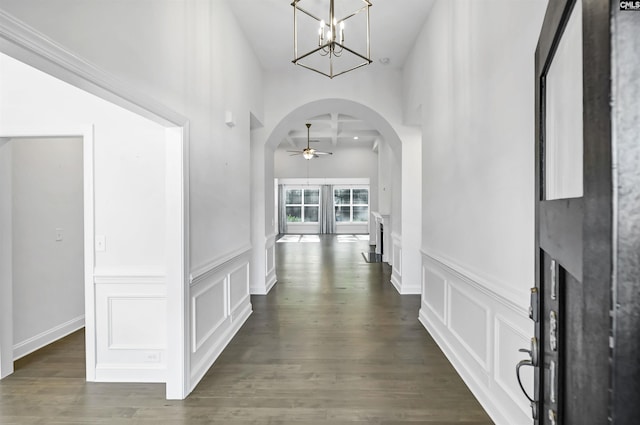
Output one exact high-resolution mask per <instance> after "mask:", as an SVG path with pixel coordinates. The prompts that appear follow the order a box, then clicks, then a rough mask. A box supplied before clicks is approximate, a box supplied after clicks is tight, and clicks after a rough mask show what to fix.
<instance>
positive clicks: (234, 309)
mask: <svg viewBox="0 0 640 425" xmlns="http://www.w3.org/2000/svg"><path fill="white" fill-rule="evenodd" d="M250 302H251V295H249V294H248V293H247V295H245V296H244V297H242V298H241V299H240V301H238V302H237V303H236V304H235V305H232V306H231V309H230V310H229V312H230V314H231V318H232V320H233V318H234V317H235V313H236V312H238V311H239V310H240V308H241V307H242V306H243V305H246V304H247V303H250Z"/></svg>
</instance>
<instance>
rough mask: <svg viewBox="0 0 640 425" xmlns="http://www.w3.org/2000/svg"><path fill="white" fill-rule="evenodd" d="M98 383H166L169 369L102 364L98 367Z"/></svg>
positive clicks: (141, 365) (146, 365) (157, 366)
mask: <svg viewBox="0 0 640 425" xmlns="http://www.w3.org/2000/svg"><path fill="white" fill-rule="evenodd" d="M95 369H96V381H99V382H134V383H139V382H142V383H151V384H153V383H158V384H160V383H164V382H166V380H167V379H166V376H167V369H166V368H165V366H164V365H162V364H153V363H149V364H141V363H134V364H122V363H117V364H110V363H101V364H99V365H97V366H96V368H95Z"/></svg>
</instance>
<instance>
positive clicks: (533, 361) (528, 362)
mask: <svg viewBox="0 0 640 425" xmlns="http://www.w3.org/2000/svg"><path fill="white" fill-rule="evenodd" d="M518 351H519V352H521V353H528V354H529V358H528V359H525V360H520V361H519V362H518V364H517V365H516V378H517V379H518V385H519V386H520V390H522V393H523V394H524V396H525V397H527V399H528V400H529V403H530V404H531V415H532V416H533V419H534V420H536V419H538V402H537V401H536V400H535V398H533V397H530V396H529V393H527V390H525V389H524V385H522V379H521V378H520V369H521V368H522V367H523V366H531V367H538V358H539V357H538V340H537V339H536V338H535V337H533V338H531V349H530V350H527V349H525V348H521V349H519V350H518Z"/></svg>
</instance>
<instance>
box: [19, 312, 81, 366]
mask: <svg viewBox="0 0 640 425" xmlns="http://www.w3.org/2000/svg"><path fill="white" fill-rule="evenodd" d="M83 327H84V314H83V315H81V316H78V317H76V318H74V319H71V320H69V321H68V322H65V323H61V324H60V325H58V326H55V327H53V328H51V329H47V330H46V331H44V332H40V333H39V334H38V335H35V336H33V337H31V338H29V339H26V340H24V341H21V342H19V343H17V344H15V345H14V346H13V360H18V359H20V358H22V357H24V356H26V355H28V354H31V353H33V352H34V351H36V350H39V349H41V348H42V347H45V346H47V345H49V344H51V343H52V342H55V341H57V340H59V339H60V338H64V337H65V336H67V335H69V334H72V333H73V332H75V331H77V330H78V329H82V328H83Z"/></svg>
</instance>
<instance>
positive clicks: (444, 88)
mask: <svg viewBox="0 0 640 425" xmlns="http://www.w3.org/2000/svg"><path fill="white" fill-rule="evenodd" d="M545 8H546V2H544V1H518V2H513V1H507V0H504V1H502V0H495V1H494V0H492V1H482V2H476V1H471V0H458V1H455V2H451V1H446V0H440V1H437V2H436V3H435V5H434V8H433V9H432V11H431V14H430V16H429V19H428V22H427V23H426V25H425V27H424V29H423V31H422V33H421V35H420V36H419V38H418V40H417V42H416V45H415V47H414V49H413V52H412V54H411V58H410V60H409V62H408V63H407V65H406V67H405V74H404V78H405V89H404V93H405V99H406V102H407V104H406V105H405V110H416V109H417V108H419V107H421V110H422V129H423V144H422V210H423V220H422V226H423V227H422V250H423V267H422V286H423V289H422V294H423V295H422V308H421V311H420V319H421V321H422V323H423V324H424V325H425V326H426V327H427V329H428V330H429V331H430V332H431V334H432V335H433V336H434V338H435V339H436V341H437V342H438V343H439V344H440V346H441V347H442V348H443V350H444V351H445V353H446V354H447V356H448V357H449V359H450V360H451V361H452V363H453V364H454V366H455V367H456V368H457V369H458V371H459V372H460V374H461V375H462V377H463V378H464V379H465V381H466V382H467V384H468V385H469V387H470V388H471V389H472V391H473V392H474V393H475V395H476V396H477V397H478V399H479V400H480V402H481V403H482V404H483V405H484V407H485V408H486V409H487V410H488V412H489V413H490V415H491V416H492V418H493V419H494V421H495V422H496V423H498V424H525V423H530V419H529V417H530V409H529V405H528V402H527V401H526V399H525V398H524V396H523V395H522V394H521V392H520V390H519V389H518V386H517V383H516V381H515V375H514V367H515V364H516V362H517V360H518V359H519V358H521V357H522V354H520V353H518V352H517V350H518V348H526V347H528V346H529V338H530V337H531V336H532V335H533V324H532V322H530V321H529V320H528V318H527V307H528V298H529V288H530V287H531V286H533V284H534V270H533V265H534V253H533V237H534V234H533V232H534V223H533V206H534V204H533V203H534V199H533V198H534V195H533V188H534V185H533V178H534V51H535V46H536V42H537V38H538V34H539V30H540V26H541V23H542V18H543V15H544V11H545ZM403 177H404V176H403ZM530 383H531V382H529V384H530Z"/></svg>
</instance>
